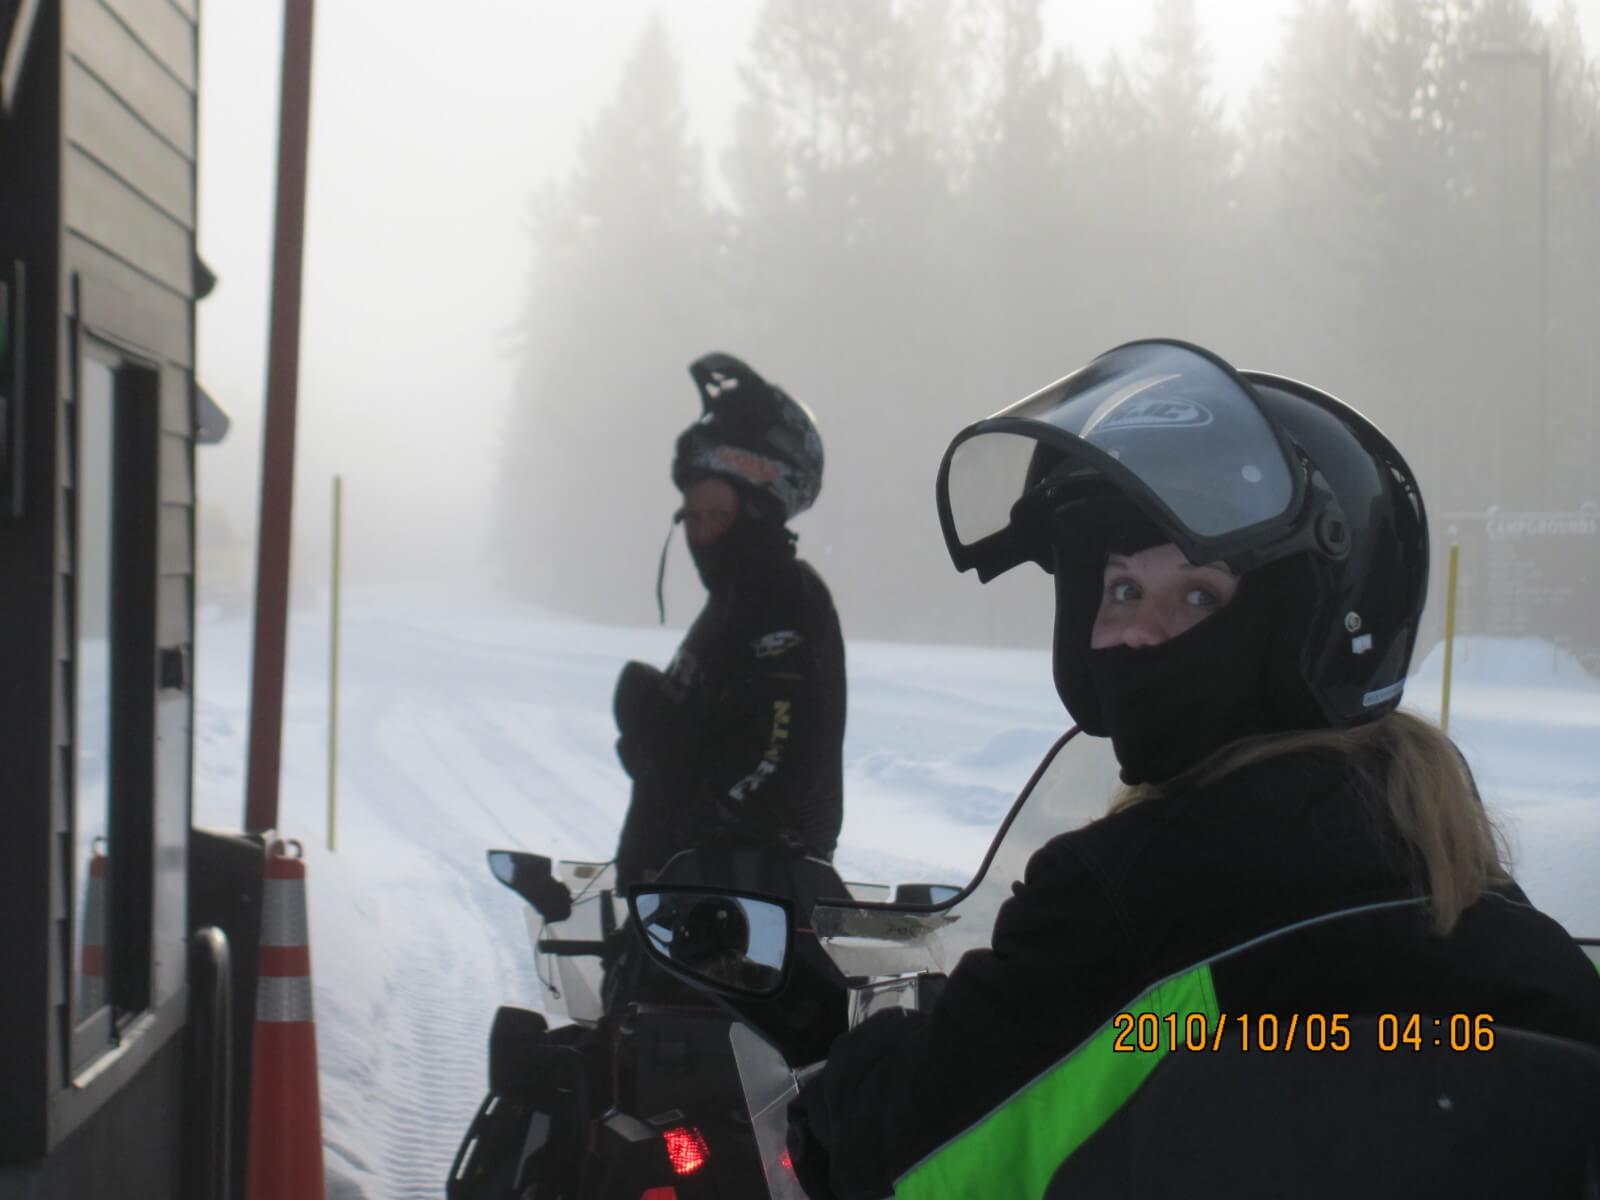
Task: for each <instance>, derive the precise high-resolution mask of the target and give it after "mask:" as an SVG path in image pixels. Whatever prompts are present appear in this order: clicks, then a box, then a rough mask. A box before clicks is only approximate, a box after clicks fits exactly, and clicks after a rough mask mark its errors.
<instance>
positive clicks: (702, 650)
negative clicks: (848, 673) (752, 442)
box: [615, 546, 845, 884]
mask: <svg viewBox="0 0 1600 1200" xmlns="http://www.w3.org/2000/svg"><path fill="white" fill-rule="evenodd" d="M615 707H616V716H617V726H618V729H619V731H620V732H621V734H622V737H621V739H620V740H619V742H618V746H617V749H618V754H619V755H620V757H621V758H622V761H623V765H624V766H625V767H626V768H627V770H628V772H629V774H630V775H631V776H632V777H633V781H634V787H633V797H632V803H631V805H630V807H629V810H628V815H627V818H626V820H625V822H624V824H623V830H622V837H621V841H620V844H619V847H618V853H617V871H618V876H619V880H620V882H621V883H623V884H626V883H630V882H633V881H635V880H638V879H641V878H644V877H645V876H646V874H647V873H648V872H651V871H653V870H655V869H656V868H658V867H660V866H661V865H662V864H663V863H664V862H666V860H667V859H669V858H670V857H672V855H673V854H676V853H677V852H678V851H680V850H684V849H688V848H690V847H693V846H697V845H703V844H705V843H706V842H707V841H713V840H717V839H721V838H727V839H732V840H736V841H744V842H755V843H771V842H787V843H790V844H792V845H794V846H795V847H797V848H800V849H803V850H804V851H805V852H806V853H807V854H810V855H813V856H814V857H817V858H822V859H831V858H832V857H833V850H834V846H835V844H836V842H837V841H838V837H839V827H840V824H841V823H842V821H843V819H844V766H843V754H844V726H845V665H844V639H843V637H842V635H841V634H840V630H839V618H838V614H837V613H836V612H835V611H834V607H833V599H832V597H831V596H830V595H829V594H828V588H827V585H826V584H824V583H823V582H822V577H821V576H819V575H818V574H817V573H816V571H814V570H813V569H812V568H811V567H810V566H809V565H808V564H806V563H804V562H802V561H800V560H798V559H796V558H794V557H793V555H792V551H789V550H788V549H787V546H785V553H784V554H783V555H782V556H781V557H780V558H779V560H778V561H777V562H776V563H775V564H772V565H771V566H770V567H767V568H766V569H762V570H760V571H752V572H749V573H748V574H747V575H745V576H742V577H741V578H740V579H739V580H738V581H737V582H736V583H734V584H733V586H731V587H729V588H728V589H726V590H723V591H718V592H713V593H712V594H711V595H710V596H709V597H708V599H707V601H706V604H705V607H704V608H703V609H702V610H701V611H700V614H699V616H697V617H696V618H695V621H694V624H693V625H691V626H690V628H689V632H688V634H687V635H686V636H685V638H684V640H683V644H682V645H680V646H679V647H678V650H677V653H676V654H675V655H674V656H673V658H672V662H671V664H670V665H669V666H668V667H667V670H666V672H665V673H662V672H659V671H656V670H655V669H654V668H651V667H647V666H645V665H643V664H640V663H630V664H628V667H627V668H625V669H624V671H623V674H622V678H621V679H620V680H619V682H618V687H617V696H616V706H615Z"/></svg>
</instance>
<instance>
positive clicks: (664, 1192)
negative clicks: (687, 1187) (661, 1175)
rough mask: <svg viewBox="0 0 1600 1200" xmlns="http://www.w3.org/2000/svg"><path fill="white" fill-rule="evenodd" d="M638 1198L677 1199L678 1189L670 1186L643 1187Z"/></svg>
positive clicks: (643, 1199) (641, 1199)
mask: <svg viewBox="0 0 1600 1200" xmlns="http://www.w3.org/2000/svg"><path fill="white" fill-rule="evenodd" d="M639 1200H678V1189H677V1188H671V1187H664V1188H645V1190H644V1193H643V1195H641V1196H640V1197H639Z"/></svg>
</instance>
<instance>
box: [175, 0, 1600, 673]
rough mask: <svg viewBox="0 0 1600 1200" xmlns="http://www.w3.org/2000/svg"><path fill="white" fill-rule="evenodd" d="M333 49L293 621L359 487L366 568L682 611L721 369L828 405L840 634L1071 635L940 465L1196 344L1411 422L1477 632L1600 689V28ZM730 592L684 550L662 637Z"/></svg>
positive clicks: (941, 33)
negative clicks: (680, 449) (342, 499)
mask: <svg viewBox="0 0 1600 1200" xmlns="http://www.w3.org/2000/svg"><path fill="white" fill-rule="evenodd" d="M441 11H448V13H449V16H448V18H441V17H440V16H439V15H438V14H439V13H440V12H441ZM1246 12H1248V14H1249V15H1248V18H1246V17H1245V16H1244V14H1245V13H1246ZM280 25H281V6H280V5H277V4H230V5H213V6H211V7H209V8H208V9H207V12H206V20H205V22H204V26H203V37H204V40H203V44H202V109H201V123H202V124H201V129H202V145H201V153H202V159H201V164H202V165H201V179H200V184H201V187H200V230H201V232H200V250H201V254H202V256H203V257H204V258H205V259H206V260H207V262H208V263H209V264H210V266H211V267H212V268H213V270H215V271H216V273H217V274H218V275H219V277H220V283H219V285H218V287H217V289H216V291H215V293H213V295H212V296H211V297H210V298H208V299H207V300H205V301H204V302H203V304H202V307H201V317H200V328H199V376H200V380H201V382H202V384H203V385H204V386H205V387H206V388H207V390H208V391H209V392H210V393H211V394H212V395H214V396H215V397H216V398H217V400H218V401H219V402H220V403H221V404H222V405H223V406H224V407H225V408H226V409H227V410H228V411H229V412H230V413H231V415H232V416H233V418H234V424H233V428H232V430H231V431H230V433H229V435H228V437H227V439H226V440H225V441H224V442H223V443H222V444H221V445H218V446H211V447H204V448H202V449H201V450H200V452H199V457H200V487H201V493H202V496H203V510H202V528H201V538H202V546H203V558H202V567H201V576H202V578H201V584H202V602H203V603H204V602H219V603H225V602H227V597H228V595H229V593H230V592H231V593H232V594H233V595H234V596H235V597H237V595H239V594H240V589H242V588H245V587H247V586H248V584H249V575H250V573H251V568H252V567H253V562H254V559H253V550H252V549H251V546H252V532H253V526H254V523H255V519H256V511H255V506H256V490H257V487H258V481H259V455H260V436H259V434H260V423H261V393H262V391H263V384H264V379H265V364H264V359H263V354H264V347H265V344H266V313H267V288H268V280H267V268H268V263H269V258H270V253H269V252H270V234H271V217H272V195H273V167H274V155H275V133H274V125H275V121H276V94H277V73H278V69H279V63H278V42H279V37H280ZM316 38H317V42H316V51H315V74H314V82H313V94H312V109H313V120H312V135H311V154H312V159H311V164H310V193H309V210H308V233H307V243H306V272H305V280H306V294H305V308H304V326H303V362H302V377H301V399H300V415H299V448H298V470H297V493H296V535H295V536H296V565H295V575H296V587H297V597H298V598H299V600H300V602H302V603H307V602H311V601H312V600H314V599H315V598H316V596H317V595H318V593H319V591H320V589H321V588H322V587H323V586H325V581H326V578H327V573H328V509H329V502H328V501H329V480H330V478H331V476H332V475H333V474H334V473H336V472H337V473H339V474H341V475H342V476H343V477H344V479H345V486H346V512H347V526H346V534H345V537H346V547H347V551H346V563H345V577H346V579H347V580H348V581H350V582H352V583H381V582H385V581H399V580H403V579H406V578H413V577H417V576H425V577H429V578H440V577H444V578H453V579H458V580H461V581H463V582H466V583H470V584H472V585H475V586H481V587H485V588H489V587H493V588H496V589H500V590H501V591H503V592H506V593H508V594H510V595H513V596H516V597H518V598H521V599H523V600H525V601H526V602H527V603H528V604H529V605H530V606H538V607H540V608H544V609H548V610H553V611H557V612H568V613H576V614H580V615H584V616H588V617H591V618H594V619H598V620H604V621H613V622H621V623H635V624H643V623H647V622H651V621H654V620H655V619H656V613H655V597H654V585H655V574H656V564H657V555H658V553H659V551H660V546H661V539H662V537H663V536H664V535H665V533H666V531H667V528H668V521H669V518H670V514H671V512H672V510H673V508H674V506H675V493H674V492H673V490H672V488H671V484H670V482H669V479H668V463H669V459H670V453H671V442H672V438H673V436H674V435H675V434H676V432H677V431H678V430H679V429H681V428H682V427H683V426H684V425H686V424H687V423H688V422H689V421H691V420H693V419H694V418H695V417H696V416H697V415H698V398H697V396H696V393H695V391H694V388H693V386H692V384H691V382H690V379H689V377H688V374H687V372H686V370H685V368H686V366H687V364H688V363H689V361H690V360H692V359H693V358H695V357H697V356H698V355H700V354H701V353H704V352H705V351H708V350H712V349H718V350H725V351H728V352H731V353H735V354H738V355H740V356H741V357H743V358H745V359H746V360H747V361H749V362H750V363H751V365H753V366H754V367H755V368H756V369H757V370H759V371H761V372H762V373H763V374H764V375H766V376H767V377H768V378H769V379H771V380H773V381H774V382H777V383H779V384H781V385H782V386H783V387H784V388H786V389H787V390H788V391H790V392H791V393H792V394H794V395H795V396H797V397H798V398H799V399H801V400H803V401H804V402H805V403H806V404H807V405H809V406H810V407H811V409H812V410H813V411H814V412H815V414H816V416H817V420H818V424H819V426H820V428H821V430H822V434H823V438H824V442H825V445H826V449H827V468H826V473H825V477H824V483H823V491H822V496H821V499H820V500H819V502H818V504H817V506H816V508H815V509H814V510H813V511H812V512H809V513H807V514H804V515H803V516H801V517H800V518H799V519H798V520H797V522H796V524H795V528H796V530H797V532H798V533H799V534H800V551H801V554H802V556H804V557H806V558H807V559H809V560H810V561H812V562H813V563H815V564H816V565H817V566H818V567H819V568H820V569H821V570H822V571H823V573H824V575H825V576H826V578H827V579H828V581H829V583H830V585H831V586H832V588H833V591H834V594H835V597H836V600H837V601H838V604H839V608H840V612H841V616H842V619H843V621H844V624H845V628H846V633H847V635H848V636H854V637H875V638H896V637H905V638H913V639H922V640H949V641H965V642H1011V643H1018V644H1029V643H1032V644H1038V643H1039V642H1041V641H1043V640H1045V639H1047V637H1048V624H1047V622H1048V618H1047V616H1046V615H1045V614H1046V613H1047V611H1048V599H1049V597H1048V586H1047V585H1048V580H1047V579H1046V578H1045V577H1044V576H1043V575H1042V574H1040V573H1039V572H1037V571H1033V572H1031V576H1030V577H1022V576H1021V575H1020V573H1018V575H1019V577H1018V578H1015V579H1012V578H1009V577H1008V578H1006V579H1002V580H1001V581H999V582H997V583H996V584H991V585H990V586H989V587H988V588H980V587H979V586H978V585H977V583H976V582H975V580H974V579H972V578H971V577H970V576H968V577H958V576H957V575H956V574H955V573H954V571H953V570H952V569H951V568H950V566H949V562H948V559H947V558H946V557H945V554H944V550H943V547H942V544H941V542H940V540H939V536H938V529H937V522H936V518H935V515H934V507H933V477H934V472H935V469H936V467H937V464H938V460H939V455H940V454H941V452H942V451H943V449H944V447H945V445H946V444H947V443H948V441H949V440H950V438H951V436H952V435H954V434H955V433H956V431H957V430H959V429H960V428H961V427H962V426H963V425H965V424H967V423H968V422H970V421H972V420H974V419H977V418H979V417H981V416H983V415H986V414H987V413H989V412H992V411H994V410H996V409H998V408H1001V407H1003V406H1004V405H1006V404H1008V403H1010V402H1012V401H1013V400H1015V399H1018V398H1020V397H1021V396H1023V395H1025V394H1026V393H1028V392H1030V391H1033V390H1035V389H1036V388H1038V387H1040V386H1043V385H1044V384H1047V383H1049V382H1050V381H1052V380H1053V379H1055V378H1057V377H1059V376H1061V375H1063V374H1066V373H1067V372H1069V371H1071V370H1073V369H1075V368H1077V367H1078V366H1080V365H1082V364H1083V363H1084V362H1086V361H1087V360H1088V359H1089V358H1091V357H1093V356H1094V355H1095V354H1097V353H1099V352H1101V351H1103V350H1106V349H1109V348H1110V347H1112V346H1114V345H1116V344H1118V343H1120V342H1122V341H1126V340H1129V339H1132V338H1136V337H1145V336H1174V337H1182V338H1188V339H1191V340H1194V341H1197V342H1199V343H1201V344H1202V345H1205V346H1207V347H1209V348H1211V349H1213V350H1216V351H1217V352H1218V353H1220V354H1222V355H1223V356H1224V357H1226V358H1228V359H1230V360H1231V361H1233V362H1234V363H1235V364H1236V365H1239V366H1243V367H1251V368H1256V369H1264V370H1271V371H1275V372H1278V373H1281V374H1286V375H1291V376H1295V377H1298V378H1302V379H1305V380H1307V381H1309V382H1312V383H1315V384H1317V385H1319V386H1321V387H1323V388H1325V389H1327V390H1329V391H1332V392H1333V393H1334V394H1336V395H1338V396H1340V397H1341V398H1343V399H1345V400H1347V401H1349V402H1350V403H1352V404H1354V405H1355V406H1356V407H1358V408H1360V409H1361V410H1362V411H1364V412H1366V413H1367V414H1368V415H1370V416H1371V417H1373V418H1374V419H1375V420H1377V421H1378V423H1379V424H1380V425H1381V426H1382V427H1383V428H1384V429H1385V430H1386V431H1387V432H1388V433H1389V434H1390V435H1391V437H1392V438H1393V439H1394V440H1395V441H1396V442H1397V443H1398V445H1399V446H1400V448H1401V449H1402V451H1403V452H1404V453H1405V454H1406V455H1407V457H1408V458H1409V459H1410V461H1411V463H1412V465H1413V467H1414V468H1415V469H1416V470H1417V471H1418V473H1419V475H1420V478H1421V482H1422V486H1423V490H1424V494H1425V496H1426V498H1427V501H1428V504H1429V509H1430V515H1431V516H1432V518H1433V520H1432V526H1433V533H1434V538H1435V541H1436V543H1437V544H1438V546H1439V547H1440V548H1441V553H1440V555H1439V556H1437V557H1438V561H1437V563H1436V566H1439V567H1442V563H1443V557H1442V547H1443V546H1444V545H1445V544H1446V543H1447V542H1448V541H1450V540H1452V539H1454V540H1457V541H1459V542H1460V543H1461V546H1462V555H1463V574H1462V592H1461V596H1462V601H1461V603H1462V615H1461V622H1462V626H1461V627H1462V628H1463V629H1464V631H1466V632H1484V633H1499V634H1517V633H1540V634H1543V635H1545V636H1548V637H1551V638H1552V639H1554V640H1556V641H1558V642H1560V643H1562V644H1564V645H1566V646H1568V647H1569V648H1570V649H1572V650H1573V651H1574V652H1575V653H1578V654H1579V655H1580V656H1584V657H1586V658H1587V661H1588V662H1589V663H1590V665H1591V669H1594V668H1595V666H1596V664H1600V656H1597V655H1596V653H1595V650H1596V642H1597V638H1596V635H1594V634H1593V633H1589V634H1587V637H1586V636H1585V632H1584V631H1585V630H1586V628H1587V625H1588V622H1587V621H1586V620H1583V619H1581V615H1582V614H1583V613H1584V612H1586V611H1587V609H1589V608H1592V607H1593V598H1594V596H1595V594H1596V593H1595V589H1596V588H1597V587H1600V577H1597V575H1596V573H1595V567H1596V565H1597V564H1600V549H1597V547H1600V516H1597V515H1596V514H1595V513H1594V509H1593V506H1594V505H1595V504H1596V502H1600V479H1597V477H1596V467H1595V461H1596V456H1597V454H1600V437H1597V433H1600V431H1597V422H1600V416H1597V413H1600V337H1597V336H1596V333H1597V331H1600V66H1597V57H1596V50H1597V49H1600V0H1581V2H1574V0H1549V2H1544V3H1534V2H1531V0H1369V2H1367V3H1346V2H1344V0H1271V2H1265V0H1255V2H1253V3H1251V4H1249V5H1241V4H1237V3H1233V2H1232V0H1212V2H1209V3H1208V2H1204V0H1193V2H1190V0H1149V2H1145V3H1130V2H1128V0H1104V2H1102V3H1089V2H1087V0H1070V2H1069V0H1057V2H1054V3H1042V2H1040V0H726V2H721V3H710V2H707V0H676V2H670V3H659V4H656V5H654V6H651V5H648V4H646V3H644V0H608V2H606V3H596V4H591V5H571V4H556V3H554V2H551V0H541V2H537V3H535V2H532V0H499V2H495V0H457V3H455V4H453V5H451V6H449V8H448V10H441V9H440V8H439V6H437V5H426V6H425V5H423V4H421V3H417V2H412V0H407V2H404V3H402V2H399V0H384V2H383V3H379V2H378V0H370V2H368V0H324V2H323V3H322V4H321V5H320V6H319V9H318V13H317V30H316ZM1546 45H1547V46H1548V71H1549V73H1548V90H1547V92H1546V93H1545V94H1544V96H1543V98H1542V95H1541V83H1542V82H1543V81H1544V79H1545V70H1544V64H1545V61H1546V60H1544V59H1542V58H1541V57H1540V50H1541V48H1542V47H1545V46H1546ZM1542 100H1543V102H1542ZM1541 126H1543V127H1544V129H1545V130H1546V131H1547V135H1546V136H1545V137H1543V138H1541ZM1541 324H1542V328H1541ZM1586 505H1587V506H1589V508H1588V509H1587V510H1586V509H1585V506H1586ZM1551 512H1555V513H1566V514H1572V515H1569V516H1567V517H1562V518H1558V519H1552V518H1548V517H1543V518H1539V517H1535V518H1530V517H1526V516H1524V515H1521V514H1528V513H1551ZM1486 513H1487V514H1490V515H1489V516H1488V517H1486V516H1485V514H1486ZM1443 575H1444V573H1443V570H1442V569H1439V570H1436V572H1435V577H1436V593H1437V594H1438V596H1439V597H1440V598H1442V580H1443ZM699 595H700V593H699V589H698V584H697V583H696V580H695V578H694V573H693V569H692V566H691V565H690V563H689V562H688V559H687V556H686V554H684V553H683V550H682V546H681V544H678V545H676V546H675V548H674V551H673V553H672V555H671V556H670V558H669V565H668V586H667V597H668V608H669V620H671V621H673V622H675V623H682V622H683V621H686V620H687V619H688V618H689V617H690V616H691V615H692V614H693V612H694V610H695V608H696V607H697V605H698V602H699ZM1432 610H1433V611H1432V618H1431V624H1430V628H1429V631H1428V634H1427V635H1426V636H1425V641H1427V640H1428V639H1431V638H1436V637H1437V629H1438V622H1439V619H1440V616H1441V610H1442V605H1441V604H1438V603H1435V604H1433V605H1432Z"/></svg>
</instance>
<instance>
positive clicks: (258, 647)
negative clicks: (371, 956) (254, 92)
mask: <svg viewBox="0 0 1600 1200" xmlns="http://www.w3.org/2000/svg"><path fill="white" fill-rule="evenodd" d="M311 15H312V0H284V6H283V91H282V94H281V96H280V99H279V109H278V198H277V212H276V217H275V220H274V228H273V246H272V325H271V330H270V332H269V334H268V346H267V411H266V417H265V422H264V433H263V438H262V452H261V518H260V529H259V532H258V536H257V552H256V623H255V658H254V663H253V665H252V668H251V673H250V761H249V770H248V776H247V779H246V783H245V805H244V827H245V829H246V831H248V832H251V833H259V832H262V831H264V830H268V829H273V828H276V826H277V824H278V771H279V758H280V756H281V752H282V747H283V674H284V670H283V656H284V645H285V642H286V641H287V633H288V623H289V526H290V521H291V518H292V516H293V512H294V418H295V403H296V399H297V396H298V391H299V379H300V273H301V260H302V258H303V253H302V251H303V246H304V242H305V227H306V146H307V142H308V140H309V127H310V123H311V120H310V118H311Z"/></svg>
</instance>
